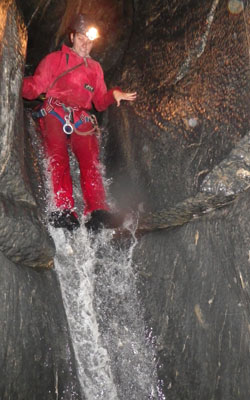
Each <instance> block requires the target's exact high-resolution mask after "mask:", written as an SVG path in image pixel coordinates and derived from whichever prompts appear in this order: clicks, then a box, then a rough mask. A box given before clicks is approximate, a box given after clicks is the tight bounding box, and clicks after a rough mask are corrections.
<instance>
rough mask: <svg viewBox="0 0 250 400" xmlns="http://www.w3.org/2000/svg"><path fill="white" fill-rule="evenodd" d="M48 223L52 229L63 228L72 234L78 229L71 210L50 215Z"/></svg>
mask: <svg viewBox="0 0 250 400" xmlns="http://www.w3.org/2000/svg"><path fill="white" fill-rule="evenodd" d="M49 223H50V224H51V225H52V226H53V227H54V228H65V229H67V230H68V231H70V232H72V231H74V230H76V229H78V228H79V227H80V223H79V221H78V219H77V216H76V214H75V213H74V211H71V210H57V211H53V212H52V213H51V214H50V218H49Z"/></svg>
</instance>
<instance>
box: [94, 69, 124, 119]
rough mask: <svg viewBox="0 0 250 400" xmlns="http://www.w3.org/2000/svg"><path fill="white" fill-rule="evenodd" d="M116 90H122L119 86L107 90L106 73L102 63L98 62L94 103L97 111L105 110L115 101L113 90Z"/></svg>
mask: <svg viewBox="0 0 250 400" xmlns="http://www.w3.org/2000/svg"><path fill="white" fill-rule="evenodd" d="M114 90H120V91H121V89H120V88H119V87H114V88H112V89H110V90H107V86H106V84H105V81H104V74H103V70H102V67H101V66H100V64H97V78H96V86H95V92H94V96H93V103H94V105H95V108H96V109H97V111H104V110H106V108H108V107H109V106H110V105H111V104H113V103H114V102H115V99H114V96H113V92H114Z"/></svg>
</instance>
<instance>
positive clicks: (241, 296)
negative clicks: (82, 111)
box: [106, 0, 250, 400]
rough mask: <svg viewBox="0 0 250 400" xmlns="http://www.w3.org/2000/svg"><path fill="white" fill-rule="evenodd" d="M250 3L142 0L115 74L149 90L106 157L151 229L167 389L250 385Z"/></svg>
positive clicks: (125, 203) (143, 245)
mask: <svg viewBox="0 0 250 400" xmlns="http://www.w3.org/2000/svg"><path fill="white" fill-rule="evenodd" d="M244 4H245V7H243V2H235V1H225V0H222V1H206V2H196V1H188V0H187V1H185V2H184V3H183V2H182V1H173V2H169V1H156V2H152V1H136V2H135V16H134V19H135V24H134V28H133V33H132V36H131V38H130V42H129V48H128V52H127V53H126V55H125V57H124V58H123V62H122V64H120V65H119V67H118V69H117V73H116V74H115V75H114V76H113V78H112V83H115V84H117V83H118V84H119V85H120V86H121V87H122V88H124V89H125V90H130V91H133V90H136V91H137V93H138V98H137V100H136V102H135V103H134V104H125V103H124V104H122V105H121V107H120V109H117V108H116V107H115V106H113V107H112V108H111V109H110V111H109V123H108V127H109V133H110V136H109V143H108V146H107V155H106V163H107V165H108V173H109V174H110V176H112V177H113V187H112V189H113V195H114V196H115V198H116V199H117V203H118V204H119V205H120V206H121V207H122V208H125V209H126V208H128V209H129V208H132V209H137V210H138V232H139V231H140V229H141V232H142V233H145V232H146V231H147V232H148V233H147V234H146V235H144V236H142V237H141V238H140V239H139V244H138V246H137V248H136V250H135V253H134V260H135V265H137V266H138V267H137V268H138V271H137V272H138V285H139V288H140V293H141V300H142V304H143V306H144V308H145V318H146V321H147V325H148V327H149V328H152V329H153V334H155V340H156V351H157V354H158V356H159V358H158V361H159V368H158V370H159V377H160V379H161V380H162V383H163V392H164V394H165V396H166V398H167V399H173V400H181V399H183V400H184V399H185V400H188V399H190V400H191V399H192V400H193V399H200V398H202V399H204V400H206V399H216V400H217V399H232V400H233V399H237V398H239V399H246V400H247V399H248V398H249V393H250V387H249V372H250V371H249V368H250V364H249V344H250V342H249V321H250V314H249V305H250V304H249V294H250V292H249V283H250V282H249V278H250V277H249V226H248V221H249V206H248V205H249V185H250V180H249V177H250V162H249V160H250V147H249V143H250V141H249V132H250V129H249V128H250V127H249V106H250V97H249V84H250V80H249V23H250V10H249V4H248V3H244ZM236 5H237V6H238V8H236ZM143 231H144V232H143ZM150 231H151V232H150Z"/></svg>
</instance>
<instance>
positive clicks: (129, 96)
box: [113, 90, 137, 107]
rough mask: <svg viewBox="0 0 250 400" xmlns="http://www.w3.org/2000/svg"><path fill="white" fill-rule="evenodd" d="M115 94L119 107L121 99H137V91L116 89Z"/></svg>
mask: <svg viewBox="0 0 250 400" xmlns="http://www.w3.org/2000/svg"><path fill="white" fill-rule="evenodd" d="M113 96H114V98H115V101H116V103H117V107H119V105H120V102H121V100H126V101H134V100H135V99H136V96H137V93H136V92H133V93H127V92H121V91H120V90H114V91H113Z"/></svg>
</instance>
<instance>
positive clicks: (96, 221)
mask: <svg viewBox="0 0 250 400" xmlns="http://www.w3.org/2000/svg"><path fill="white" fill-rule="evenodd" d="M122 223H123V217H122V216H120V215H118V214H112V213H111V212H109V211H107V210H94V211H92V213H91V216H90V219H89V220H88V221H87V222H86V223H85V226H86V228H87V230H88V231H92V232H99V231H100V230H101V229H103V228H106V229H115V228H118V227H119V226H121V225H122Z"/></svg>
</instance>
